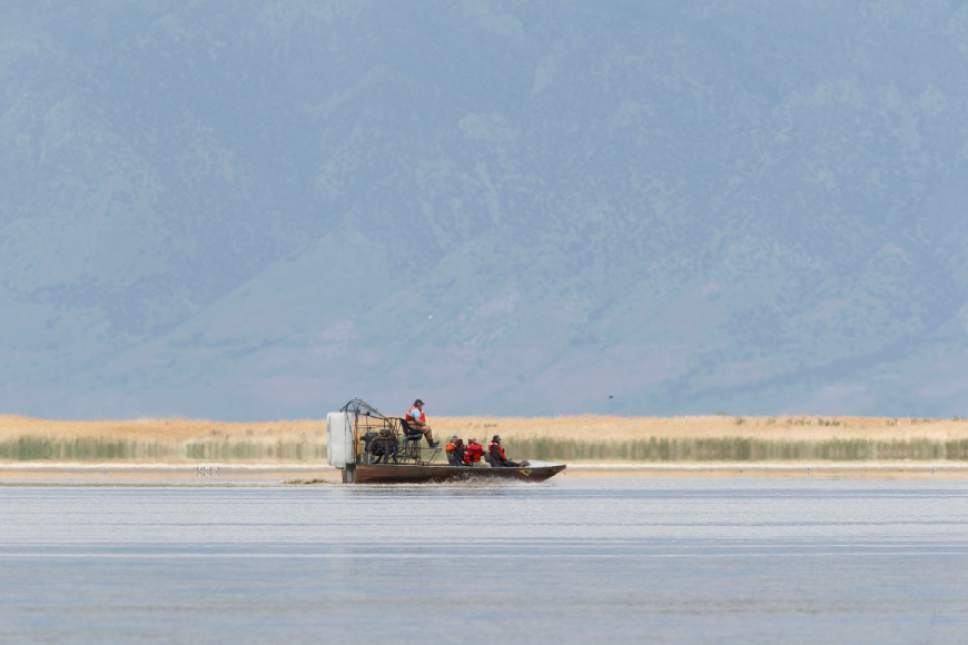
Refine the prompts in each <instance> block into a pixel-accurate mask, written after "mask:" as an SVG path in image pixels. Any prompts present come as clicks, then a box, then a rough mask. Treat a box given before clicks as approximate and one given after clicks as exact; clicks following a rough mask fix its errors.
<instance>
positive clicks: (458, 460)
mask: <svg viewBox="0 0 968 645" xmlns="http://www.w3.org/2000/svg"><path fill="white" fill-rule="evenodd" d="M466 450H467V447H466V446H464V440H463V439H461V438H460V437H458V436H457V435H454V436H453V437H451V438H450V441H449V442H447V448H446V449H445V451H446V452H447V463H448V464H450V465H451V466H462V465H464V452H465V451H466Z"/></svg>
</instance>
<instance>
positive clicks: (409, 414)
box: [407, 408, 427, 425]
mask: <svg viewBox="0 0 968 645" xmlns="http://www.w3.org/2000/svg"><path fill="white" fill-rule="evenodd" d="M413 411H414V408H410V411H409V412H407V421H413ZM418 412H420V418H419V419H417V420H418V421H420V423H422V424H423V425H427V413H426V412H424V411H423V410H419V409H418Z"/></svg>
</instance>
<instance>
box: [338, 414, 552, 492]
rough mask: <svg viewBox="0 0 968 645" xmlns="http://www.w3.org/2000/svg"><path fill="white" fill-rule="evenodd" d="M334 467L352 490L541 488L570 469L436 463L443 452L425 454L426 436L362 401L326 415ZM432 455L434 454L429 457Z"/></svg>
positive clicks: (539, 464)
mask: <svg viewBox="0 0 968 645" xmlns="http://www.w3.org/2000/svg"><path fill="white" fill-rule="evenodd" d="M326 437H327V441H328V449H327V452H328V455H329V463H330V465H332V466H335V467H336V468H339V469H340V470H341V471H342V472H343V482H344V483H352V484H419V483H426V482H447V481H467V480H479V479H510V480H519V481H526V482H540V481H544V480H546V479H548V478H549V477H553V476H554V475H557V474H558V473H560V472H561V471H563V470H564V469H565V465H564V464H545V463H526V464H522V465H520V466H496V465H490V464H476V465H470V466H466V465H465V466H452V465H449V464H444V463H439V462H437V463H435V461H434V460H435V459H436V458H437V456H438V455H439V453H440V449H439V448H426V449H425V448H423V447H422V446H421V441H422V440H423V434H422V433H421V432H420V431H419V430H417V429H416V428H413V427H411V426H410V425H409V424H408V423H407V420H406V419H404V418H400V417H388V416H386V415H384V414H383V413H382V412H380V411H379V410H377V409H376V408H374V407H373V406H372V405H370V404H369V403H367V402H366V401H364V400H362V399H353V400H351V401H349V402H348V403H347V404H346V405H344V406H343V407H342V408H340V409H339V412H330V413H329V414H327V415H326ZM427 452H429V454H426V453H427Z"/></svg>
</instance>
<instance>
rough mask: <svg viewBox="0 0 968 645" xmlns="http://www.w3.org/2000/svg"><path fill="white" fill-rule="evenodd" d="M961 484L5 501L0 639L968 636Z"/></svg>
mask: <svg viewBox="0 0 968 645" xmlns="http://www.w3.org/2000/svg"><path fill="white" fill-rule="evenodd" d="M966 489H968V484H966V483H964V482H938V481H913V482H912V481H884V482H879V481H810V480H780V479H749V480H746V479H634V478H602V479H592V478H573V479H570V478H561V479H559V480H552V481H551V482H548V483H546V484H543V485H523V484H522V485H504V486H466V485H463V486H440V485H428V486H412V487H392V488H391V487H363V486H358V487H350V486H345V487H344V486H339V485H332V486H303V487H228V486H226V487H194V488H192V487H144V488H141V487H4V488H0V641H2V642H18V641H22V642H52V641H57V642H59V641H75V642H98V641H100V642H107V641H112V642H134V643H140V642H184V643H205V642H306V643H316V642H354V641H359V642H362V641H372V642H414V643H416V642H427V641H428V640H431V641H438V642H444V643H449V642H493V641H495V640H496V639H499V640H501V641H510V642H535V641H537V642H552V641H553V642H558V643H562V642H564V643H579V642H580V643H584V642H589V641H598V642H600V643H616V642H722V641H732V642H764V643H766V642H779V641H783V642H804V643H830V642H857V643H861V642H863V643H873V642H879V643H891V642H899V643H901V642H903V643H929V642H951V643H955V642H966V641H968V492H966Z"/></svg>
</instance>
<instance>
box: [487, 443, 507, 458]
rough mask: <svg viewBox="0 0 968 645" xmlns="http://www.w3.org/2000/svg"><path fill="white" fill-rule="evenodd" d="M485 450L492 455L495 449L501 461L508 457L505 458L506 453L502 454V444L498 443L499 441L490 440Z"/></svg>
mask: <svg viewBox="0 0 968 645" xmlns="http://www.w3.org/2000/svg"><path fill="white" fill-rule="evenodd" d="M487 450H488V452H490V453H491V454H492V455H493V454H494V453H495V451H496V452H497V455H498V457H499V458H500V459H501V461H507V459H508V458H507V455H505V454H504V446H502V445H501V444H499V443H497V442H494V441H492V442H491V445H490V446H488V447H487Z"/></svg>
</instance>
